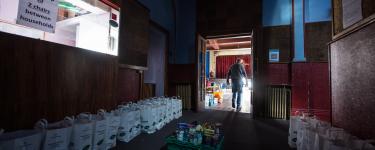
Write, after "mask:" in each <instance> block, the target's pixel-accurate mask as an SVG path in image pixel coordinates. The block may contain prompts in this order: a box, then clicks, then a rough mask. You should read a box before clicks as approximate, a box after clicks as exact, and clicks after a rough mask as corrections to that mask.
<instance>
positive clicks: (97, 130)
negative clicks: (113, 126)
mask: <svg viewBox="0 0 375 150" xmlns="http://www.w3.org/2000/svg"><path fill="white" fill-rule="evenodd" d="M92 119H93V120H94V122H95V123H94V126H93V128H94V129H93V138H92V145H93V150H105V149H106V145H105V138H106V131H107V120H106V118H105V114H104V111H103V112H99V113H98V115H94V116H93V118H92Z"/></svg>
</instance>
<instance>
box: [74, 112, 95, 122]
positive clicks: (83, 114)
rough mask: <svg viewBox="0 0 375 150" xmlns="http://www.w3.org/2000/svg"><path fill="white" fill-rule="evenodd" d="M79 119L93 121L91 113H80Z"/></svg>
mask: <svg viewBox="0 0 375 150" xmlns="http://www.w3.org/2000/svg"><path fill="white" fill-rule="evenodd" d="M77 118H78V119H88V120H90V121H91V120H92V114H91V113H89V112H83V113H80V114H79V115H78V116H77Z"/></svg>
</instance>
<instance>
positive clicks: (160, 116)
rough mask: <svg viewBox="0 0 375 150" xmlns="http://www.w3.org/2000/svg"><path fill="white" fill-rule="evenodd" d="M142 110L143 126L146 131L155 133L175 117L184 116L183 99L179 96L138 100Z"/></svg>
mask: <svg viewBox="0 0 375 150" xmlns="http://www.w3.org/2000/svg"><path fill="white" fill-rule="evenodd" d="M137 105H138V108H139V109H140V110H141V127H142V132H144V133H148V134H151V133H154V132H155V131H156V130H160V129H161V128H163V127H164V126H165V125H166V124H167V123H169V122H171V121H172V120H173V119H178V118H180V117H181V116H182V100H180V99H177V98H175V97H174V98H164V97H159V98H152V99H146V100H142V101H140V102H138V104H137Z"/></svg>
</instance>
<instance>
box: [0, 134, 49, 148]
mask: <svg viewBox="0 0 375 150" xmlns="http://www.w3.org/2000/svg"><path fill="white" fill-rule="evenodd" d="M41 143H42V133H41V132H40V131H37V130H20V131H15V132H11V133H3V134H1V135H0V150H39V149H40V148H41Z"/></svg>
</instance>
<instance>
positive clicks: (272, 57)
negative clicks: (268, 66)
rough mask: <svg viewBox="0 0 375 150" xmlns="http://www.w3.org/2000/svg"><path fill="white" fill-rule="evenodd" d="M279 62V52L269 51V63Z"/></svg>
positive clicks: (275, 50)
mask: <svg viewBox="0 0 375 150" xmlns="http://www.w3.org/2000/svg"><path fill="white" fill-rule="evenodd" d="M279 61H280V50H278V49H270V51H269V62H279Z"/></svg>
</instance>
